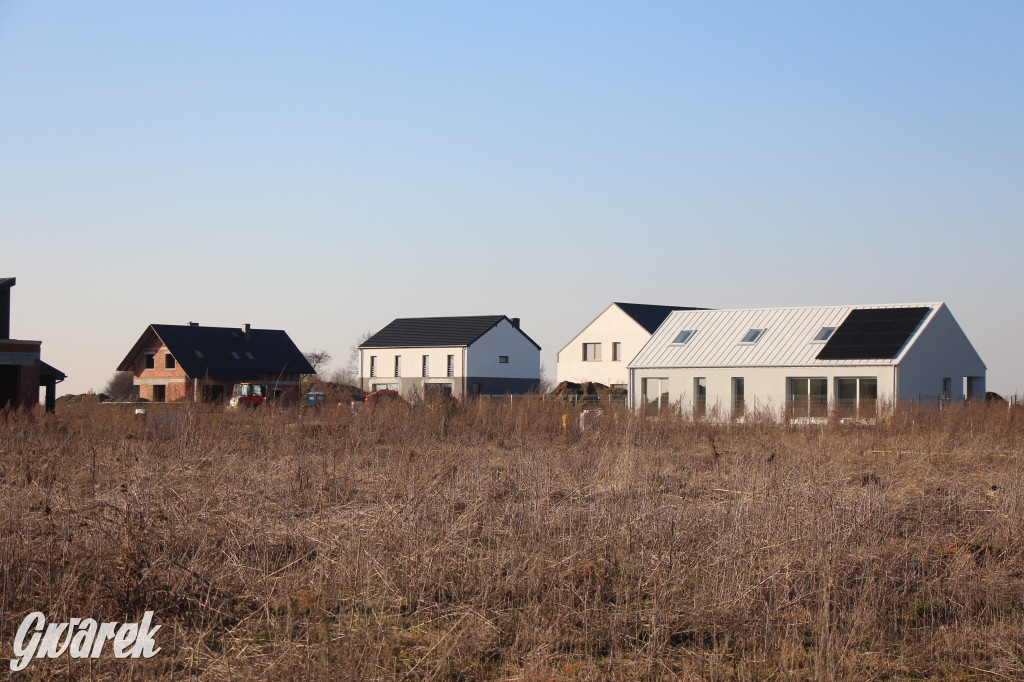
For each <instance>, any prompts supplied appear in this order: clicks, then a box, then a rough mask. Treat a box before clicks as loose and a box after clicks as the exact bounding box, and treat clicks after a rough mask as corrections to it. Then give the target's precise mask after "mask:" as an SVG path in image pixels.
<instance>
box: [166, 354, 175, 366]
mask: <svg viewBox="0 0 1024 682" xmlns="http://www.w3.org/2000/svg"><path fill="white" fill-rule="evenodd" d="M176 366H177V365H176V364H175V363H174V356H173V355H171V354H170V353H167V354H166V355H164V369H174V368H175V367H176Z"/></svg>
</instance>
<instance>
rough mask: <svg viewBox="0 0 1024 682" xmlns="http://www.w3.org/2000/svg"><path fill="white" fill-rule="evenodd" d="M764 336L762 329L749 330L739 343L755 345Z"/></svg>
mask: <svg viewBox="0 0 1024 682" xmlns="http://www.w3.org/2000/svg"><path fill="white" fill-rule="evenodd" d="M763 335H764V330H763V329H751V330H750V331H748V332H747V333H746V335H745V336H744V337H743V338H742V339H741V340H740V343H757V342H758V341H759V340H760V339H761V337H762V336H763Z"/></svg>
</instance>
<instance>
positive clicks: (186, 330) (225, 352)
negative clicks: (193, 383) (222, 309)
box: [117, 324, 316, 381]
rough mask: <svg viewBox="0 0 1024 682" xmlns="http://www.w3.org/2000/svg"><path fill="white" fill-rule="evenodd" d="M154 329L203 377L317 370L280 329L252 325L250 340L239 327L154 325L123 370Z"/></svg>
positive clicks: (185, 364)
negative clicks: (253, 327) (254, 327)
mask: <svg viewBox="0 0 1024 682" xmlns="http://www.w3.org/2000/svg"><path fill="white" fill-rule="evenodd" d="M150 334H155V335H156V336H157V338H158V339H159V340H160V342H161V343H162V344H163V345H165V346H167V350H169V351H170V352H171V355H173V356H174V359H175V360H176V361H177V363H178V364H179V365H180V366H181V368H182V369H183V370H185V374H187V375H188V376H190V377H193V378H197V379H202V378H210V379H236V380H239V381H255V380H257V379H259V375H260V374H296V373H297V374H315V373H316V372H315V371H314V370H313V367H312V366H310V364H309V361H308V360H306V358H305V357H304V356H303V355H302V353H301V351H299V349H298V348H297V347H296V346H295V344H294V343H293V342H292V340H291V338H289V336H288V334H286V333H285V332H284V331H282V330H280V329H250V330H249V338H248V339H246V335H245V331H244V330H242V329H240V328H238V327H200V326H198V325H178V324H151V325H150V326H149V327H148V328H147V329H146V331H145V332H143V334H142V336H141V337H139V340H138V341H137V342H136V343H135V346H134V347H133V348H132V350H131V352H129V353H128V355H126V356H125V358H124V360H122V361H121V364H120V365H118V367H117V368H118V369H119V370H122V371H124V370H130V369H132V365H133V364H134V361H135V359H136V358H137V357H138V355H139V353H140V352H141V351H142V349H143V348H144V347H145V344H146V342H147V341H148V339H149V335H150ZM196 351H198V353H197V352H196ZM250 356H251V357H250Z"/></svg>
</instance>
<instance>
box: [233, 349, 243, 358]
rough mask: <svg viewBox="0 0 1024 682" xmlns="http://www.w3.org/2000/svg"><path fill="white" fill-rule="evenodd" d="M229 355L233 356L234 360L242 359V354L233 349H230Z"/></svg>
mask: <svg viewBox="0 0 1024 682" xmlns="http://www.w3.org/2000/svg"><path fill="white" fill-rule="evenodd" d="M231 357H233V358H234V359H235V360H241V359H242V356H241V355H239V354H238V353H236V352H235V351H231Z"/></svg>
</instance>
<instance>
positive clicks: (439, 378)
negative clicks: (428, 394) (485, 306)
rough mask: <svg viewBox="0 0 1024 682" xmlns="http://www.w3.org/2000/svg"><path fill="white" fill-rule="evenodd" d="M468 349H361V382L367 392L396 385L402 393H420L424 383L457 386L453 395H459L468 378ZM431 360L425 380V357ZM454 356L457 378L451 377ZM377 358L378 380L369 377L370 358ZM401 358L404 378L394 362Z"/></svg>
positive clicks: (456, 347) (452, 347) (453, 389)
mask: <svg viewBox="0 0 1024 682" xmlns="http://www.w3.org/2000/svg"><path fill="white" fill-rule="evenodd" d="M465 350H466V349H465V347H464V346H451V347H437V348H361V349H359V378H360V384H361V388H362V389H363V390H364V391H371V390H373V386H374V385H376V384H397V385H398V388H397V389H396V390H398V391H399V392H401V393H403V394H404V393H410V392H415V391H418V390H419V388H420V387H421V385H422V383H423V382H424V381H427V382H436V383H446V382H454V383H455V384H457V385H455V386H453V387H452V391H453V392H458V391H459V390H460V388H461V385H462V379H461V377H463V376H465V373H464V371H463V368H464V367H465V353H464V351H465ZM424 355H426V356H427V357H428V361H427V372H428V375H429V376H428V377H426V378H424V377H423V356H424ZM449 355H453V356H455V358H454V360H455V362H454V372H453V373H454V375H455V376H454V377H449V376H448V356H449ZM371 357H376V358H377V371H376V376H374V377H371V376H370V358H371ZM396 357H399V358H401V373H402V376H401V377H396V376H395V358H396Z"/></svg>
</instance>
